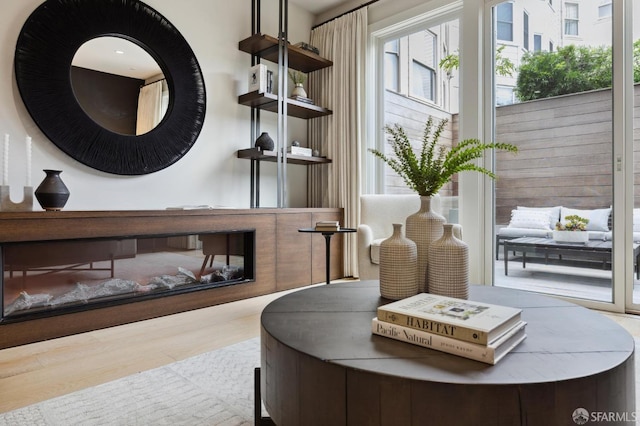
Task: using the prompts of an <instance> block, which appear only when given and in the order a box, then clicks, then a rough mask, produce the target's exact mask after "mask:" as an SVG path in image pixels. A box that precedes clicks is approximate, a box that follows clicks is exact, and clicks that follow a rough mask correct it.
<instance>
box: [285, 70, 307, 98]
mask: <svg viewBox="0 0 640 426" xmlns="http://www.w3.org/2000/svg"><path fill="white" fill-rule="evenodd" d="M289 78H290V79H291V81H292V82H293V85H294V88H293V92H291V96H301V97H303V98H306V97H307V92H306V91H305V90H304V86H303V85H304V82H305V81H307V75H306V74H305V73H303V72H301V71H298V70H289Z"/></svg>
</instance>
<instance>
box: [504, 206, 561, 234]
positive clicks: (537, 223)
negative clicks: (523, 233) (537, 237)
mask: <svg viewBox="0 0 640 426" xmlns="http://www.w3.org/2000/svg"><path fill="white" fill-rule="evenodd" d="M509 228H528V229H544V230H551V228H550V227H549V213H547V212H545V211H539V210H517V209H516V210H511V222H509Z"/></svg>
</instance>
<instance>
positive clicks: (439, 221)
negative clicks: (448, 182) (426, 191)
mask: <svg viewBox="0 0 640 426" xmlns="http://www.w3.org/2000/svg"><path fill="white" fill-rule="evenodd" d="M445 222H446V220H445V218H444V216H442V215H440V214H438V213H436V212H435V211H433V209H432V208H431V197H430V196H425V195H421V196H420V210H418V211H417V212H415V213H414V214H412V215H411V216H409V217H407V220H406V225H407V238H409V239H410V240H411V241H413V242H414V243H416V246H417V248H418V265H417V268H418V272H417V273H418V290H419V291H420V292H427V291H430V290H429V284H428V282H427V267H428V264H429V262H428V260H429V246H430V245H431V243H433V242H434V241H436V240H438V239H439V238H440V237H442V234H443V225H444V223H445Z"/></svg>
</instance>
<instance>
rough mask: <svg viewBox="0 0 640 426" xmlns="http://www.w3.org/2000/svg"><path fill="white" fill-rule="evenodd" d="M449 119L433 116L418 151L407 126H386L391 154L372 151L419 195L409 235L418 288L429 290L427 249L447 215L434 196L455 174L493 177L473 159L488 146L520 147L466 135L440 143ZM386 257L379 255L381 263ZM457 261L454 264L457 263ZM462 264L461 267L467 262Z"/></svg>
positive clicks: (512, 149) (408, 225)
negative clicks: (436, 119)
mask: <svg viewBox="0 0 640 426" xmlns="http://www.w3.org/2000/svg"><path fill="white" fill-rule="evenodd" d="M447 123H448V120H447V119H444V120H441V121H440V122H439V123H438V124H437V125H436V124H435V123H434V119H433V117H432V116H429V118H428V119H427V122H426V124H425V129H424V133H423V137H422V143H421V148H420V151H419V152H416V151H414V148H413V146H412V144H411V141H410V140H409V137H408V136H407V134H406V132H405V130H404V129H403V128H402V126H400V125H399V124H395V125H393V126H385V131H386V133H387V134H389V135H390V136H391V138H392V140H391V148H392V150H393V154H394V155H393V156H392V155H386V154H384V153H383V152H381V151H379V150H377V149H369V151H370V152H371V153H372V154H373V155H374V156H376V157H377V158H379V159H381V160H382V161H384V162H385V163H387V164H388V165H389V167H391V168H392V169H393V170H394V171H395V172H396V173H398V175H399V176H400V177H402V179H404V181H405V183H406V184H407V186H408V187H409V188H411V189H412V190H414V191H415V192H417V193H418V194H419V195H420V200H421V207H420V210H419V211H418V212H416V213H414V214H412V215H411V216H409V217H408V218H407V219H406V235H407V237H408V238H409V239H411V240H413V241H414V242H415V243H416V246H417V248H418V280H419V285H418V288H419V290H420V291H429V289H428V283H427V278H426V275H427V274H426V271H427V262H428V250H429V246H430V245H431V243H432V242H435V241H436V240H439V239H440V238H441V237H442V236H443V234H444V222H445V219H444V217H442V216H441V215H439V214H437V213H436V212H434V211H433V210H432V209H431V197H432V196H434V195H436V194H437V193H438V191H440V189H441V188H442V186H443V185H445V184H446V183H447V182H449V181H450V180H451V178H452V177H453V175H455V174H456V173H460V172H464V171H476V172H480V173H483V174H485V175H487V176H489V177H491V178H495V177H496V176H495V174H494V173H493V172H491V171H490V170H488V169H486V168H484V167H481V166H478V165H477V164H475V163H473V160H475V159H478V158H480V157H482V155H483V154H484V152H485V151H486V150H489V149H498V150H504V151H510V152H517V151H518V148H517V147H516V146H514V145H511V144H508V143H499V142H489V143H485V142H481V141H480V140H478V139H465V140H462V141H460V142H458V143H457V144H456V145H455V146H453V147H451V148H449V147H446V146H445V145H443V144H439V141H440V136H441V135H442V132H443V131H444V129H445V126H446V125H447ZM382 262H383V259H380V263H381V264H382ZM455 266H456V265H451V267H452V268H453V267H455ZM457 266H460V268H458V269H461V268H463V267H464V265H457Z"/></svg>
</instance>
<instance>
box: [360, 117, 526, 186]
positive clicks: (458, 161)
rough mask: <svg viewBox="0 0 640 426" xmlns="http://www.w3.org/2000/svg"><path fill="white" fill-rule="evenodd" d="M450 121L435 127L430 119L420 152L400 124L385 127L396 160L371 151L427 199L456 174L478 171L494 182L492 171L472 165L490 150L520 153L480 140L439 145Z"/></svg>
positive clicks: (371, 150)
mask: <svg viewBox="0 0 640 426" xmlns="http://www.w3.org/2000/svg"><path fill="white" fill-rule="evenodd" d="M447 122H448V120H446V119H445V120H442V121H440V123H438V125H437V126H435V127H434V123H433V117H431V116H430V117H429V118H428V119H427V123H426V125H425V129H424V135H423V138H422V149H421V151H420V152H419V153H416V152H414V150H413V147H412V146H411V142H410V141H409V138H408V137H407V134H406V132H405V131H404V129H403V128H402V126H400V125H399V124H395V125H393V126H385V132H386V133H388V134H389V135H391V137H392V139H393V140H392V141H391V147H392V149H393V153H394V154H395V156H394V157H392V156H386V155H385V154H384V153H382V152H380V151H379V150H377V149H369V151H370V152H371V153H372V154H373V155H375V156H376V157H378V158H379V159H381V160H382V161H384V162H385V163H387V164H388V165H389V167H391V168H392V169H393V170H394V171H395V172H396V173H398V175H399V176H400V177H402V178H403V179H404V181H405V183H406V184H407V185H408V186H409V188H411V189H413V190H414V191H416V192H417V193H418V194H420V195H426V196H431V195H434V194H436V193H437V192H438V191H439V190H440V188H442V186H443V185H444V184H446V183H447V182H449V180H451V177H452V176H453V175H454V174H456V173H460V172H463V171H476V172H480V173H483V174H485V175H487V176H489V177H490V178H492V179H495V178H496V175H495V174H494V173H493V172H491V171H490V170H488V169H486V168H484V167H480V166H477V165H475V164H473V163H472V161H473V160H475V159H477V158H480V157H482V154H483V153H484V151H486V150H488V149H498V150H503V151H509V152H514V153H515V152H517V151H518V148H517V147H516V146H514V145H511V144H507V143H499V142H491V143H483V142H480V141H479V140H478V139H465V140H463V141H461V142H459V143H458V144H457V145H456V146H454V147H453V148H451V149H447V148H446V147H445V146H442V145H440V146H438V140H439V139H440V136H441V135H442V132H443V130H444V127H445V125H446V124H447Z"/></svg>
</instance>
